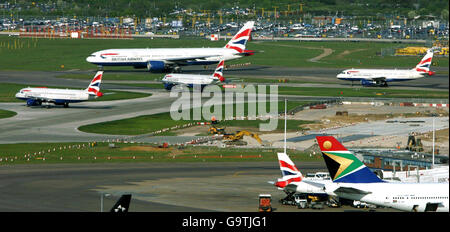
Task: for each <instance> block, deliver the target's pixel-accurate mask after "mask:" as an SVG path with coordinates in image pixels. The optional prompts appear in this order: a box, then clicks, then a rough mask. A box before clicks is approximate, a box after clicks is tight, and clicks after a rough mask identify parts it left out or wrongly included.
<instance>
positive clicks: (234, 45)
mask: <svg viewBox="0 0 450 232" xmlns="http://www.w3.org/2000/svg"><path fill="white" fill-rule="evenodd" d="M254 24H255V22H254V21H249V22H247V23H245V25H244V26H243V27H242V28H241V30H239V32H238V33H237V34H236V35H235V36H234V37H233V38H232V39H231V40H230V42H228V43H227V45H225V48H229V49H234V50H236V51H237V52H238V53H244V52H245V45H246V44H247V41H248V40H249V39H250V34H251V33H252V29H253V25H254Z"/></svg>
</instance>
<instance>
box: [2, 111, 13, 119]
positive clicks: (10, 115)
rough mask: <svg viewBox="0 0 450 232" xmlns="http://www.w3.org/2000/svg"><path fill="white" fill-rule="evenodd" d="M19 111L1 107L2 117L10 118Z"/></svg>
mask: <svg viewBox="0 0 450 232" xmlns="http://www.w3.org/2000/svg"><path fill="white" fill-rule="evenodd" d="M16 114H17V113H16V112H14V111H9V110H2V109H0V119H2V118H10V117H13V116H15V115H16Z"/></svg>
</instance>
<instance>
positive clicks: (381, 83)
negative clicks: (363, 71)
mask: <svg viewBox="0 0 450 232" xmlns="http://www.w3.org/2000/svg"><path fill="white" fill-rule="evenodd" d="M361 85H362V86H380V87H387V83H386V82H385V81H369V80H361Z"/></svg>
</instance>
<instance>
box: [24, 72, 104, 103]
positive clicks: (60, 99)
mask: <svg viewBox="0 0 450 232" xmlns="http://www.w3.org/2000/svg"><path fill="white" fill-rule="evenodd" d="M102 76H103V71H98V72H97V74H95V77H94V79H92V81H91V83H90V84H89V86H88V87H87V88H86V89H84V90H75V89H54V88H47V87H33V88H31V87H28V88H24V89H21V90H20V91H19V92H18V93H16V98H18V99H21V100H25V101H27V106H40V105H42V103H43V102H46V103H53V104H55V105H63V106H64V108H67V107H69V103H76V102H83V101H88V100H92V99H95V98H98V97H101V96H103V93H102V92H100V84H101V81H102ZM47 106H48V105H47Z"/></svg>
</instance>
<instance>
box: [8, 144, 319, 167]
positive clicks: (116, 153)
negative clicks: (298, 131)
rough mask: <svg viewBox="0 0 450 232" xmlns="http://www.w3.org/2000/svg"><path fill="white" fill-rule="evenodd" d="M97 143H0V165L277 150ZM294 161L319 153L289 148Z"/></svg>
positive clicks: (230, 157) (248, 155)
mask: <svg viewBox="0 0 450 232" xmlns="http://www.w3.org/2000/svg"><path fill="white" fill-rule="evenodd" d="M115 145H116V148H110V147H109V143H97V145H96V146H94V147H91V146H89V144H88V143H40V144H36V143H28V144H0V165H13V164H25V163H26V164H36V163H39V164H42V163H97V162H103V163H105V162H230V161H231V162H232V161H274V162H276V161H277V155H276V153H277V152H281V149H255V148H252V149H246V148H243V149H242V148H217V147H191V146H186V147H173V146H170V147H169V148H165V149H164V148H158V147H157V146H156V145H150V144H130V143H127V144H125V143H116V144H115ZM289 156H290V157H291V158H292V159H293V160H294V161H302V162H307V161H318V160H321V156H319V155H314V156H310V155H309V154H306V153H303V152H299V151H295V150H292V151H289Z"/></svg>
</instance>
